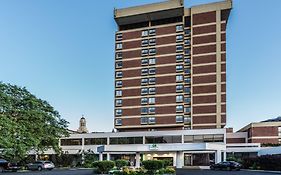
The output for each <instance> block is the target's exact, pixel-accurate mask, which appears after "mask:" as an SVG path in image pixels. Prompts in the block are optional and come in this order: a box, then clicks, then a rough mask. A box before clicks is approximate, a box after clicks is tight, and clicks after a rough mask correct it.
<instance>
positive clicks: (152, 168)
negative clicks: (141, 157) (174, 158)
mask: <svg viewBox="0 0 281 175" xmlns="http://www.w3.org/2000/svg"><path fill="white" fill-rule="evenodd" d="M142 164H143V166H144V168H145V169H146V170H147V172H148V174H156V171H157V170H160V169H161V168H163V167H164V163H163V161H160V160H145V161H142Z"/></svg>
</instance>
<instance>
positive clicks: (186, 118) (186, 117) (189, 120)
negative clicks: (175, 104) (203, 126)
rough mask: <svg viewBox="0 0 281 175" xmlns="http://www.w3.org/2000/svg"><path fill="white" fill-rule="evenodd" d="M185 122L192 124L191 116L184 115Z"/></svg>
mask: <svg viewBox="0 0 281 175" xmlns="http://www.w3.org/2000/svg"><path fill="white" fill-rule="evenodd" d="M184 123H186V124H190V123H191V118H190V116H184Z"/></svg>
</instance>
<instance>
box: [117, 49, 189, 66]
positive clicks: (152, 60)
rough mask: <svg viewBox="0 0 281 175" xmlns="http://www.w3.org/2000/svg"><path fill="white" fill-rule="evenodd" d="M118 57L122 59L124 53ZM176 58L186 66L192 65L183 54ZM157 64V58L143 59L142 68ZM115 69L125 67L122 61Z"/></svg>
mask: <svg viewBox="0 0 281 175" xmlns="http://www.w3.org/2000/svg"><path fill="white" fill-rule="evenodd" d="M116 55H121V57H122V53H120V52H118V53H116ZM175 58H176V62H182V61H184V63H185V64H190V58H189V57H186V58H184V56H183V55H182V54H180V55H176V57H175ZM155 64H156V58H143V59H141V65H142V66H147V65H155ZM115 67H116V68H117V69H119V68H122V67H123V64H122V61H118V62H116V66H115Z"/></svg>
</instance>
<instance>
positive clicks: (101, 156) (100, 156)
mask: <svg viewBox="0 0 281 175" xmlns="http://www.w3.org/2000/svg"><path fill="white" fill-rule="evenodd" d="M99 161H103V154H102V153H100V154H99Z"/></svg>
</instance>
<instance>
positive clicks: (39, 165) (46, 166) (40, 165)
mask: <svg viewBox="0 0 281 175" xmlns="http://www.w3.org/2000/svg"><path fill="white" fill-rule="evenodd" d="M26 168H27V169H28V170H38V171H42V170H52V169H54V168H55V165H54V164H53V162H51V161H36V162H34V163H30V164H28V165H26Z"/></svg>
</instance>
